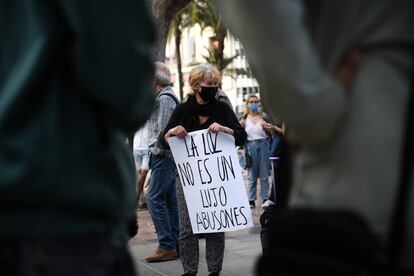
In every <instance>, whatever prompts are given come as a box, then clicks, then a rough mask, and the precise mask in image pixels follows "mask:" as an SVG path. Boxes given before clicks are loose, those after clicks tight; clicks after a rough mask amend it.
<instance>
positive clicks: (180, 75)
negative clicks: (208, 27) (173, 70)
mask: <svg viewBox="0 0 414 276" xmlns="http://www.w3.org/2000/svg"><path fill="white" fill-rule="evenodd" d="M180 21H181V20H180ZM180 21H178V22H176V24H175V32H174V35H175V55H176V58H177V72H178V86H179V93H180V100H181V101H182V100H183V97H184V91H183V86H184V81H183V71H182V65H181V50H180V45H181V30H180V23H181V22H180Z"/></svg>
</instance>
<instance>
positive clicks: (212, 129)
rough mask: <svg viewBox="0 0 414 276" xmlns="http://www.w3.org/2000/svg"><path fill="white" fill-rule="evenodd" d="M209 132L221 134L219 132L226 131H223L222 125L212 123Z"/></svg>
mask: <svg viewBox="0 0 414 276" xmlns="http://www.w3.org/2000/svg"><path fill="white" fill-rule="evenodd" d="M208 131H210V132H219V131H224V130H223V126H222V125H220V124H219V123H212V124H211V125H210V126H209V128H208Z"/></svg>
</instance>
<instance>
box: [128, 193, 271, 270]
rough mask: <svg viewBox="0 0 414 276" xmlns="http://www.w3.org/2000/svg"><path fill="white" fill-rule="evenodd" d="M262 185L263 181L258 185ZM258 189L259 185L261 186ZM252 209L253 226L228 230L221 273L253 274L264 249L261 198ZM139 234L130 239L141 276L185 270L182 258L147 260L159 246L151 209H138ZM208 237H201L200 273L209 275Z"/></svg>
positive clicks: (130, 245)
mask: <svg viewBox="0 0 414 276" xmlns="http://www.w3.org/2000/svg"><path fill="white" fill-rule="evenodd" d="M258 186H260V185H258ZM258 190H259V189H258ZM256 206H258V207H256V208H255V209H253V210H252V215H253V221H254V227H253V228H250V229H247V230H242V231H237V232H229V233H226V249H225V255H224V262H223V271H222V273H221V275H224V276H229V275H237V276H250V275H254V266H255V262H256V260H257V258H258V256H259V255H260V253H261V245H260V223H259V217H260V215H261V214H262V212H263V209H262V208H261V207H260V201H259V200H257V202H256ZM138 221H139V231H138V235H137V236H135V237H134V238H132V239H131V240H130V241H129V248H130V250H131V253H132V256H133V259H134V261H135V264H136V265H137V269H138V273H139V275H140V276H159V275H162V276H178V275H181V274H182V273H183V270H182V266H181V262H180V260H173V261H168V262H159V263H147V262H145V260H144V257H145V256H147V255H150V254H151V253H152V252H153V251H154V250H155V249H156V247H157V244H158V243H157V238H156V233H155V228H154V225H153V223H152V221H151V218H150V216H149V213H148V211H139V212H138ZM204 248H205V241H204V240H203V239H201V240H200V263H199V272H198V275H208V272H207V264H206V261H205V253H204Z"/></svg>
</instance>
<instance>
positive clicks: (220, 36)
mask: <svg viewBox="0 0 414 276" xmlns="http://www.w3.org/2000/svg"><path fill="white" fill-rule="evenodd" d="M226 35H227V30H226V29H225V28H224V27H223V26H221V27H220V28H219V32H218V33H217V34H216V38H217V42H218V52H217V67H218V68H217V69H218V70H219V71H220V75H221V76H223V70H224V39H225V38H226Z"/></svg>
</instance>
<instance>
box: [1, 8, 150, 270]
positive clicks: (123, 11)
mask: <svg viewBox="0 0 414 276" xmlns="http://www.w3.org/2000/svg"><path fill="white" fill-rule="evenodd" d="M153 42H154V30H153V26H152V22H151V20H150V18H149V15H148V13H147V9H146V6H145V3H144V0H142V1H138V0H125V1H122V2H120V3H118V2H114V1H109V0H103V1H82V0H67V1H65V0H59V1H58V0H54V1H30V0H27V1H26V0H5V1H1V2H0V267H1V270H2V272H1V274H2V275H26V274H25V273H26V272H27V273H28V274H30V275H39V274H41V275H112V274H111V272H112V273H116V275H131V274H133V268H132V265H131V262H130V260H129V256H128V253H127V251H126V248H125V242H124V241H123V239H124V236H125V225H126V221H127V219H128V218H130V217H131V216H132V215H133V214H134V213H133V212H134V197H135V184H134V178H135V176H134V165H133V160H132V154H131V153H130V152H129V150H128V147H127V146H126V145H125V144H124V137H125V136H126V133H132V132H134V131H135V130H136V129H137V128H138V127H139V126H140V125H142V124H143V123H144V122H145V120H146V119H147V117H148V116H149V114H150V113H151V111H152V108H153V96H152V92H151V80H152V75H153V61H152V59H151V57H152V46H153ZM121 264H122V265H121ZM120 267H122V268H123V270H124V271H125V272H123V273H122V272H120V270H119V268H120ZM31 273H33V274H31ZM114 275H115V274H114Z"/></svg>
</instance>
